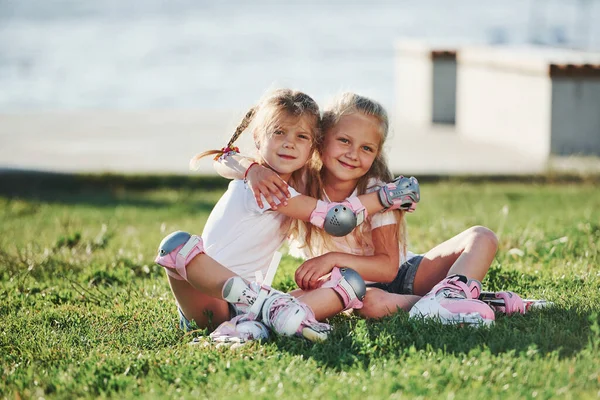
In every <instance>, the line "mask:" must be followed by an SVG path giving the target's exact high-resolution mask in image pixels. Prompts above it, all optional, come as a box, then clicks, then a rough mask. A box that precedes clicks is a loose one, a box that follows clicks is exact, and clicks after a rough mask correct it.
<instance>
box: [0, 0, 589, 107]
mask: <svg viewBox="0 0 600 400" xmlns="http://www.w3.org/2000/svg"><path fill="white" fill-rule="evenodd" d="M365 3H366V2H359V1H346V2H343V1H335V0H329V1H316V0H314V1H312V0H311V1H302V2H301V1H288V2H278V1H266V0H261V1H251V2H246V1H242V0H238V1H228V2H226V1H223V2H217V1H215V2H209V1H193V0H178V1H172V0H171V1H166V0H165V1H159V0H131V1H126V0H105V1H102V0H96V1H90V0H80V1H75V0H55V1H52V0H8V1H7V0H0V112H12V111H22V110H26V111H30V110H73V109H76V110H77V109H166V108H169V109H174V108H178V109H181V108H186V109H245V108H246V107H248V106H250V105H251V104H252V103H253V102H254V101H255V100H256V99H257V98H258V97H260V95H261V94H262V93H263V92H264V91H265V90H266V89H268V88H270V87H278V86H288V87H294V88H298V89H301V90H304V91H306V92H308V93H309V94H311V95H313V96H314V97H315V98H316V99H317V100H319V101H324V100H326V99H327V98H328V97H330V96H331V95H332V94H334V93H336V92H338V91H340V90H354V91H358V92H360V93H363V94H366V95H369V96H372V97H374V98H376V99H379V100H380V101H381V102H382V103H384V105H386V106H388V107H390V106H391V105H392V104H393V79H394V77H393V57H394V51H393V43H394V40H395V39H396V38H398V37H401V36H409V37H424V38H431V39H435V38H445V39H451V40H456V41H457V42H461V41H465V40H468V41H479V42H486V43H515V44H521V43H525V42H530V41H532V40H533V41H537V42H544V43H550V44H555V45H562V46H570V47H579V48H596V49H598V48H600V1H598V0H579V1H577V0H561V1H559V0H503V1H491V0H452V1H451V0H420V1H400V0H397V1H382V0H379V1H372V2H369V4H368V5H367V4H365Z"/></svg>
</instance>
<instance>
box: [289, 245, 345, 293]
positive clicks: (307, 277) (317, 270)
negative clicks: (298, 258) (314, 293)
mask: <svg viewBox="0 0 600 400" xmlns="http://www.w3.org/2000/svg"><path fill="white" fill-rule="evenodd" d="M334 254H335V253H326V254H323V255H322V256H318V257H315V258H311V259H310V260H306V261H305V262H304V263H303V264H302V265H301V266H300V267H298V269H297V270H296V274H295V276H294V279H295V280H296V283H297V284H298V287H299V288H300V289H302V290H313V289H318V288H319V287H321V285H322V284H323V283H324V281H323V280H322V279H321V278H323V277H324V276H325V275H327V274H329V273H330V272H331V270H333V268H334V267H336V265H335V259H334Z"/></svg>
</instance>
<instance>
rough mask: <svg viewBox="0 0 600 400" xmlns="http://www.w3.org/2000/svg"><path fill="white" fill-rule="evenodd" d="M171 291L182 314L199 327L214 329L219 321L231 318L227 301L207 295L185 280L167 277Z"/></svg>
mask: <svg viewBox="0 0 600 400" xmlns="http://www.w3.org/2000/svg"><path fill="white" fill-rule="evenodd" d="M169 283H170V285H171V291H172V292H173V296H175V299H176V300H177V304H178V305H179V308H180V309H181V312H182V313H183V315H184V316H185V317H186V318H187V319H188V320H189V321H194V322H196V325H198V327H199V328H209V329H211V330H212V329H214V328H216V327H217V326H218V325H219V324H220V323H222V322H224V321H227V320H229V319H230V318H231V315H230V309H229V303H227V302H226V301H225V300H221V299H218V298H215V297H211V296H208V295H206V294H204V293H202V292H200V291H198V290H197V289H195V288H194V287H193V286H192V285H190V284H189V283H187V282H186V281H178V280H176V279H173V278H171V277H169Z"/></svg>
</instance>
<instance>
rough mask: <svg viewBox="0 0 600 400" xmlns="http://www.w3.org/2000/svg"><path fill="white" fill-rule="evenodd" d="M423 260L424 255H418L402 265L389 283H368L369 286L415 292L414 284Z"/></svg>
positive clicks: (391, 291) (397, 292)
mask: <svg viewBox="0 0 600 400" xmlns="http://www.w3.org/2000/svg"><path fill="white" fill-rule="evenodd" d="M421 260H423V256H422V255H416V256H414V257H413V258H411V259H410V260H408V261H406V262H405V263H403V264H402V265H401V266H400V268H399V269H398V274H397V275H396V277H395V278H394V280H393V281H391V282H389V283H368V284H367V287H374V288H378V289H382V290H385V291H386V292H389V293H395V294H414V293H413V285H414V283H415V276H416V275H417V270H418V269H419V265H420V264H421Z"/></svg>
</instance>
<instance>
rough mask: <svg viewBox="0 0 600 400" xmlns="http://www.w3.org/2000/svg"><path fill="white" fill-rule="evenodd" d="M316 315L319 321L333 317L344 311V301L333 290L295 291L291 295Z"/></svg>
mask: <svg viewBox="0 0 600 400" xmlns="http://www.w3.org/2000/svg"><path fill="white" fill-rule="evenodd" d="M290 294H291V295H292V296H294V297H296V298H297V299H299V300H300V301H302V302H303V303H304V304H306V305H307V306H309V307H310V308H311V309H312V310H313V312H314V313H315V318H316V319H317V321H323V320H324V319H326V318H329V317H333V316H334V315H336V314H339V313H340V312H342V311H343V310H344V304H343V303H342V299H341V298H340V296H339V295H338V294H337V293H336V292H335V291H334V290H333V289H315V290H309V291H304V290H300V289H297V290H294V291H292V292H291V293H290Z"/></svg>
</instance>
